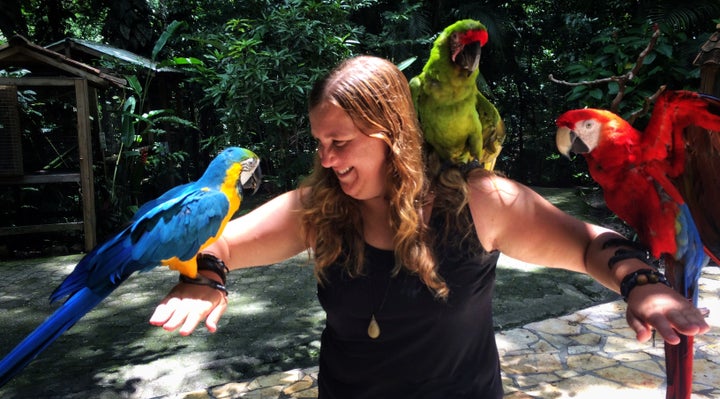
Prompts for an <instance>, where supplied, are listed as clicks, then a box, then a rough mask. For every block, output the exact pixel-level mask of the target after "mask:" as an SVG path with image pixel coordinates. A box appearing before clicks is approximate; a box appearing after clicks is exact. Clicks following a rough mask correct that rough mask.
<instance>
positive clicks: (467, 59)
mask: <svg viewBox="0 0 720 399" xmlns="http://www.w3.org/2000/svg"><path fill="white" fill-rule="evenodd" d="M459 50H460V51H458V52H457V53H456V54H454V56H453V62H455V64H456V65H457V66H459V67H460V68H462V69H464V70H466V71H467V72H468V76H470V75H471V74H472V73H473V72H475V70H477V69H478V68H479V67H480V56H481V54H482V46H481V45H480V42H472V43H468V44H466V45H464V46H462V47H460V48H459Z"/></svg>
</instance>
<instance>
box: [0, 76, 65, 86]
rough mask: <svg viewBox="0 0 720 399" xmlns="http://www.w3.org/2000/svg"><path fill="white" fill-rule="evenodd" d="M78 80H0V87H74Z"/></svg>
mask: <svg viewBox="0 0 720 399" xmlns="http://www.w3.org/2000/svg"><path fill="white" fill-rule="evenodd" d="M77 79H78V78H62V77H45V78H0V85H8V86H53V87H59V86H74V85H75V81H76V80H77Z"/></svg>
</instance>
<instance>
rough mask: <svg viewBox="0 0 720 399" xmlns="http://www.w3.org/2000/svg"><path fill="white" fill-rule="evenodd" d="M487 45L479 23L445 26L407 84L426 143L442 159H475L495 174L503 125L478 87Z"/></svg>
mask: <svg viewBox="0 0 720 399" xmlns="http://www.w3.org/2000/svg"><path fill="white" fill-rule="evenodd" d="M487 40H488V33H487V29H486V28H485V25H483V24H481V23H480V22H478V21H475V20H472V19H464V20H461V21H458V22H455V23H454V24H452V25H450V26H448V27H447V28H445V30H444V31H443V32H442V33H441V34H440V36H438V38H437V39H435V43H434V44H433V48H432V50H431V51H430V58H429V59H428V61H427V63H426V64H425V66H424V67H423V70H422V72H421V73H420V74H419V75H417V76H415V77H413V78H412V79H411V80H410V90H411V91H412V95H413V101H414V102H415V108H416V109H417V113H418V117H419V119H420V124H421V125H422V129H423V132H424V135H425V141H427V142H428V143H429V144H430V145H431V146H432V147H433V148H434V149H435V151H436V152H437V153H438V155H440V157H441V158H442V159H443V160H445V161H450V162H452V163H454V164H467V163H470V162H473V161H475V160H477V161H478V162H480V164H482V165H483V167H484V168H485V169H487V170H493V169H494V168H495V161H496V160H497V157H498V155H499V154H500V150H501V148H502V143H503V140H504V139H505V125H504V124H503V121H502V119H501V118H500V114H499V113H498V110H497V108H495V106H494V105H493V104H492V103H491V102H490V101H488V99H487V98H485V96H483V95H482V93H480V91H479V90H478V88H477V84H476V79H477V77H478V74H479V73H480V69H479V65H480V53H481V47H482V46H483V45H485V43H487Z"/></svg>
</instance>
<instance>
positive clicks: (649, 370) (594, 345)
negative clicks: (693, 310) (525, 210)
mask: <svg viewBox="0 0 720 399" xmlns="http://www.w3.org/2000/svg"><path fill="white" fill-rule="evenodd" d="M700 302H701V306H704V307H708V308H709V309H711V312H710V316H709V321H710V323H711V325H712V327H713V329H712V330H711V331H710V333H709V334H706V335H704V336H700V337H697V338H696V340H695V350H696V354H695V370H694V385H693V398H694V399H706V398H707V399H711V398H715V399H717V398H720V388H718V383H719V382H720V340H719V339H718V338H720V331H718V330H719V328H720V270H719V269H718V268H717V267H711V268H706V272H705V273H704V276H703V279H702V280H701V300H700ZM624 310H625V304H624V302H622V301H613V302H610V303H606V304H602V305H597V306H592V307H589V308H586V309H583V310H580V311H577V312H574V313H572V314H569V315H566V316H561V317H556V318H550V319H547V320H543V321H538V322H534V323H529V324H526V325H524V326H522V327H520V328H514V329H510V330H507V331H501V332H499V333H497V334H496V339H497V342H498V347H499V350H500V356H501V361H502V375H503V381H504V386H505V393H506V394H505V398H506V399H531V398H542V399H549V398H612V399H625V398H627V399H637V398H643V399H649V398H657V399H662V398H664V397H665V379H664V375H665V365H664V354H663V343H662V341H658V342H657V345H656V346H653V345H651V344H648V343H639V342H637V340H635V336H634V333H633V331H632V330H630V328H629V327H627V324H626V322H625V318H624ZM316 380H317V367H310V368H306V369H294V370H288V371H283V372H280V373H274V374H270V375H267V376H261V377H258V378H254V379H250V380H246V381H239V382H231V383H227V384H223V385H219V386H215V387H209V388H207V389H204V390H197V391H193V392H185V393H179V394H174V395H168V396H164V397H163V398H166V399H210V398H218V399H220V398H222V399H226V398H246V399H250V398H263V399H283V398H297V399H301V398H306V399H314V398H317V387H316V385H317V384H316Z"/></svg>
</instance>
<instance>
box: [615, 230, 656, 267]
mask: <svg viewBox="0 0 720 399" xmlns="http://www.w3.org/2000/svg"><path fill="white" fill-rule="evenodd" d="M616 246H628V247H630V248H631V249H628V248H619V249H618V250H617V251H615V255H613V256H612V257H611V258H610V259H608V268H609V269H612V268H613V267H615V264H616V263H618V262H620V261H622V260H625V259H631V258H633V259H638V260H640V261H641V262H643V263H645V264H646V265H649V266H652V267H657V266H658V265H657V263H658V261H657V260H656V259H655V258H653V256H652V255H651V254H650V250H649V249H647V247H645V246H644V245H642V244H640V243H638V242H636V241H630V240H628V239H625V238H611V239H609V240H607V241H605V242H604V243H603V245H602V249H607V248H609V247H616Z"/></svg>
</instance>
